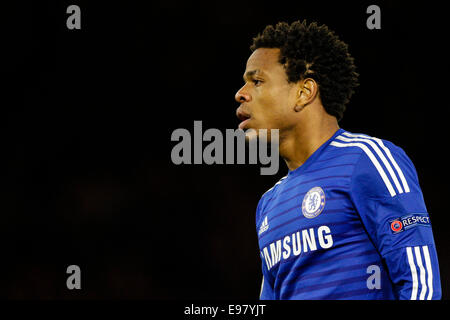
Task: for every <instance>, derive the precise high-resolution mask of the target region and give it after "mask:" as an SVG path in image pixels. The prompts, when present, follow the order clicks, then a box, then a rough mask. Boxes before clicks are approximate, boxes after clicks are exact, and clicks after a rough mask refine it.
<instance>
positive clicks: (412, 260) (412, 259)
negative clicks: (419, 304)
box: [406, 247, 419, 300]
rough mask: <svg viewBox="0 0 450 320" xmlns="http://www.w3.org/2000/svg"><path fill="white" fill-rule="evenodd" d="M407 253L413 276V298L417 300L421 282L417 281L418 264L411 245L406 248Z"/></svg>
mask: <svg viewBox="0 0 450 320" xmlns="http://www.w3.org/2000/svg"><path fill="white" fill-rule="evenodd" d="M406 255H407V257H408V263H409V268H410V270H411V277H412V290H411V300H417V289H419V282H418V281H417V269H416V264H415V263H414V258H413V254H412V250H411V247H407V248H406Z"/></svg>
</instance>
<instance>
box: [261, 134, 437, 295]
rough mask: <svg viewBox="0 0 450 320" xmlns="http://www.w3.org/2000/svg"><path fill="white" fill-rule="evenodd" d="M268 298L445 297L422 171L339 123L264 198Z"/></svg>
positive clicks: (397, 151)
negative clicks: (420, 174)
mask: <svg viewBox="0 0 450 320" xmlns="http://www.w3.org/2000/svg"><path fill="white" fill-rule="evenodd" d="M256 231H257V234H258V242H259V249H260V254H261V260H262V273H263V282H262V288H261V295H260V299H307V300H316V299H333V300H335V299H336V300H337V299H358V300H363V299H364V300H365V299H412V300H416V299H417V300H427V299H428V300H430V299H440V298H441V284H440V277H439V265H438V257H437V253H436V247H435V244H434V239H433V233H432V228H431V223H430V218H429V215H428V211H427V208H426V206H425V202H424V199H423V195H422V191H421V189H420V186H419V181H418V176H417V172H416V170H415V168H414V165H413V164H412V162H411V160H410V159H409V158H408V156H407V155H406V154H405V152H404V151H403V150H402V149H401V148H399V147H398V146H396V145H394V144H393V143H391V142H389V141H386V140H381V139H378V138H373V137H370V136H367V135H364V134H352V133H350V132H347V131H345V130H343V129H339V130H338V131H337V132H336V133H335V134H334V135H333V137H331V138H330V139H329V140H328V141H327V142H325V143H324V144H323V145H322V146H321V147H320V148H318V149H317V150H316V151H315V152H314V153H313V154H312V155H311V156H310V157H309V158H308V159H307V161H306V162H305V163H304V164H303V165H302V166H300V167H299V168H297V169H295V170H292V171H289V172H288V174H287V175H286V176H285V177H284V178H282V179H281V180H280V181H278V182H277V183H276V184H275V185H274V186H273V187H272V188H271V189H270V190H268V191H267V192H266V193H265V194H264V195H263V196H262V198H261V200H260V201H259V203H258V207H257V210H256Z"/></svg>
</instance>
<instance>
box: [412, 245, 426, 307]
mask: <svg viewBox="0 0 450 320" xmlns="http://www.w3.org/2000/svg"><path fill="white" fill-rule="evenodd" d="M414 253H415V255H416V261H417V265H418V266H419V270H420V285H421V286H422V290H421V291H420V296H419V299H420V300H424V298H425V293H426V292H427V284H426V282H425V268H424V267H423V264H422V256H421V254H420V248H419V247H414Z"/></svg>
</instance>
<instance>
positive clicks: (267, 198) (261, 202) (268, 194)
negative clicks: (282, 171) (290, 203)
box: [256, 175, 287, 221]
mask: <svg viewBox="0 0 450 320" xmlns="http://www.w3.org/2000/svg"><path fill="white" fill-rule="evenodd" d="M286 178H287V175H285V176H284V177H282V178H280V180H278V181H277V182H276V183H275V184H274V185H273V187H271V188H270V189H269V190H267V191H266V192H264V193H263V195H262V196H261V199H260V200H259V202H258V207H257V210H256V212H257V214H256V220H257V221H258V220H259V212H261V211H263V209H264V207H265V206H266V204H267V203H268V202H270V200H271V199H272V198H273V197H274V196H275V194H276V192H277V190H278V188H279V187H280V186H281V185H282V184H283V183H284V182H285V179H286Z"/></svg>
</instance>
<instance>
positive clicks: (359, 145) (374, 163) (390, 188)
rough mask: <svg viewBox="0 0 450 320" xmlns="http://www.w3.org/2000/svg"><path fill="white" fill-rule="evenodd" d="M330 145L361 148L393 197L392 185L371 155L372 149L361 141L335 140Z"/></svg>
mask: <svg viewBox="0 0 450 320" xmlns="http://www.w3.org/2000/svg"><path fill="white" fill-rule="evenodd" d="M330 145H332V146H335V147H338V148H345V147H359V148H361V149H362V150H363V151H364V152H365V153H366V154H367V156H368V157H369V159H370V160H371V161H372V163H373V165H374V166H375V168H376V169H377V171H378V173H379V174H380V176H381V178H382V179H383V182H384V184H385V185H386V187H387V189H388V191H389V193H390V195H391V196H392V197H393V196H395V195H396V193H395V190H394V188H393V187H392V184H391V182H390V181H389V179H388V177H387V175H386V173H385V172H384V170H383V168H382V167H381V165H380V163H379V162H378V160H377V158H376V157H375V156H374V155H373V153H372V151H370V149H369V148H368V147H367V146H366V145H365V144H363V143H359V142H346V143H341V142H337V141H332V142H331V143H330Z"/></svg>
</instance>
